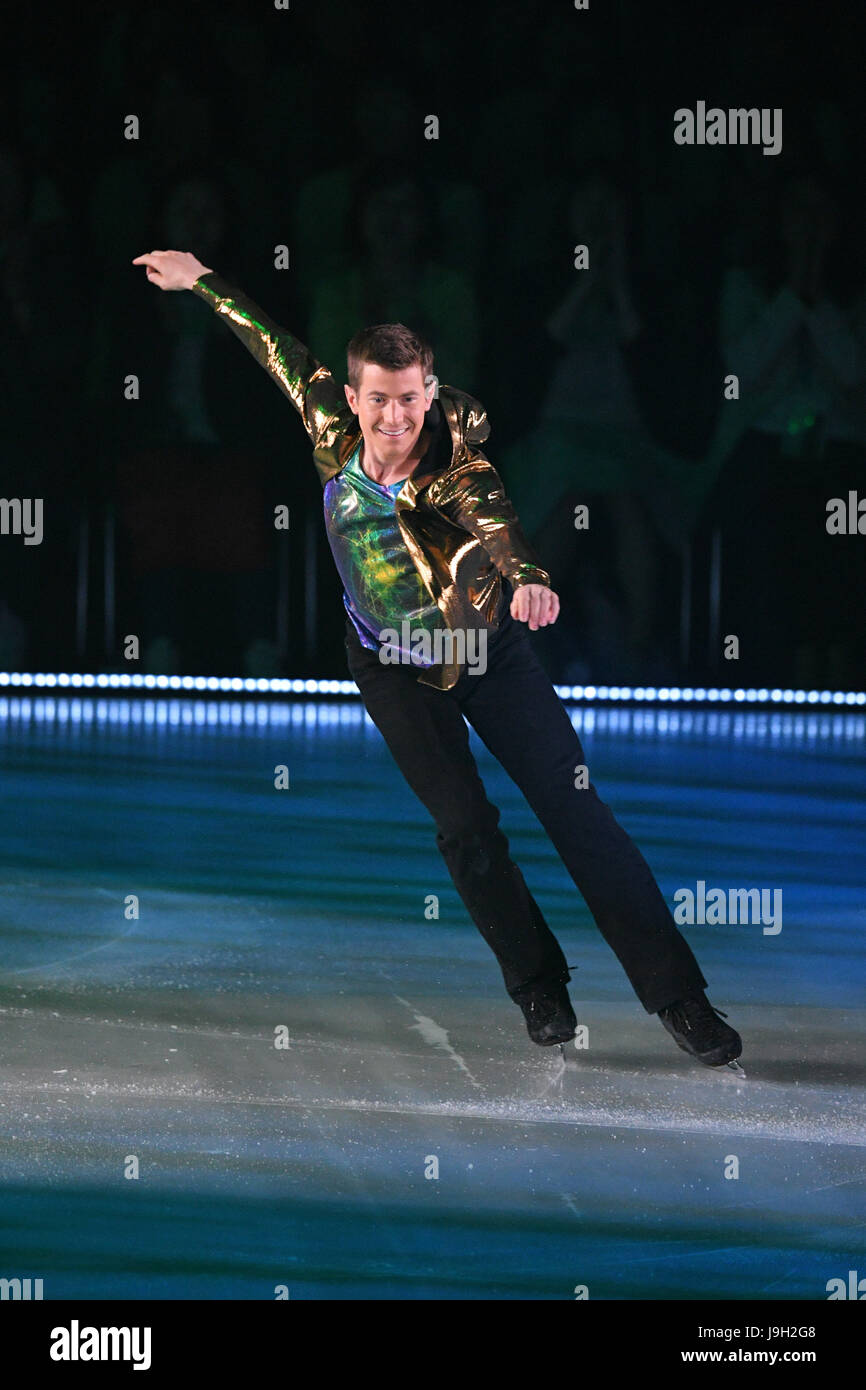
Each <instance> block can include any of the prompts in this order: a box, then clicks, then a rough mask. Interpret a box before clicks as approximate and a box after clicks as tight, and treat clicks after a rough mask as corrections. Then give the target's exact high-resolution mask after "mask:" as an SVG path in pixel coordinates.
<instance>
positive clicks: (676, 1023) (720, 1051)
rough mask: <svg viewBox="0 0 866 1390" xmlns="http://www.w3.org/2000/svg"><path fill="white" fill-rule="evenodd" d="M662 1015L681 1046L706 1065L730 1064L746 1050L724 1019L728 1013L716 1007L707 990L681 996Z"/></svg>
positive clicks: (684, 1050) (661, 1011)
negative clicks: (707, 994)
mask: <svg viewBox="0 0 866 1390" xmlns="http://www.w3.org/2000/svg"><path fill="white" fill-rule="evenodd" d="M658 1015H659V1018H660V1019H661V1021H662V1023H663V1024H664V1026H665V1028H667V1030H668V1032H669V1033H670V1035H671V1037H672V1038H673V1040H674V1042H675V1043H676V1045H677V1047H681V1048H682V1050H683V1052H688V1053H689V1054H690V1055H691V1056H692V1057H697V1059H698V1061H699V1062H703V1063H704V1065H705V1066H708V1067H723V1066H726V1065H727V1064H729V1063H731V1062H733V1061H735V1059H736V1058H737V1057H739V1056H740V1053H741V1052H742V1050H743V1040H742V1038H741V1037H740V1035H739V1033H735V1032H734V1030H733V1028H730V1027H729V1026H728V1024H727V1023H722V1021H721V1020H722V1019H723V1018H727V1014H723V1013H722V1012H721V1010H720V1009H715V1008H713V1005H712V1004H711V1003H710V1001H709V999H708V998H707V996H706V995H705V994H704V993H703V991H701V992H700V993H699V994H692V995H689V997H688V998H686V999H677V1000H676V1002H675V1003H673V1004H670V1005H668V1007H667V1008H666V1009H659V1011H658Z"/></svg>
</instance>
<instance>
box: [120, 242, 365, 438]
mask: <svg viewBox="0 0 866 1390" xmlns="http://www.w3.org/2000/svg"><path fill="white" fill-rule="evenodd" d="M132 264H133V265H143V266H146V267H147V278H148V280H149V281H150V282H151V284H154V285H157V286H158V287H159V288H160V289H162V290H192V291H193V293H194V294H197V295H198V296H199V298H200V299H204V300H206V301H207V303H208V304H210V306H211V308H212V309H213V310H214V311H215V313H217V314H219V315H220V317H221V318H223V319H224V320H225V322H226V323H227V324H228V326H229V328H230V329H231V330H232V332H233V333H234V335H235V337H236V338H239V339H240V341H241V342H242V343H243V345H244V347H245V348H246V349H247V351H248V352H250V353H252V355H253V357H254V358H255V359H256V361H257V362H258V363H259V365H260V366H262V367H264V369H265V371H266V372H267V373H268V374H269V376H271V377H272V379H273V380H274V381H275V382H276V384H277V386H279V388H280V390H281V391H282V392H283V393H284V395H286V396H288V398H289V400H290V401H291V402H292V405H293V406H294V407H295V409H296V410H297V411H298V413H299V415H300V416H301V419H302V421H303V423H304V428H305V429H306V431H307V434H308V435H309V436H310V438H311V439H312V441H313V443H314V444H316V445H318V444H319V442H320V440H321V438H322V435H323V433H324V431H325V429H326V427H327V425H328V423H329V422H330V421H332V420H333V419H334V417H335V416H336V415H337V414H338V413H339V412H340V411H343V410H345V409H346V408H347V407H346V403H345V398H344V395H343V392H342V391H341V390H340V389H339V387H338V386H337V383H336V382H335V381H334V378H333V377H332V376H331V373H330V372H329V371H328V368H327V367H323V366H322V364H321V363H320V362H318V361H317V360H316V358H315V357H313V355H312V353H311V352H310V351H309V349H308V348H307V347H305V346H304V344H303V343H302V342H300V341H299V340H298V339H297V338H295V337H294V336H293V335H292V334H291V333H289V332H287V330H286V329H285V328H281V327H280V325H279V324H277V323H275V322H274V321H273V319H271V318H269V317H268V315H267V314H265V313H264V311H263V310H262V309H260V308H259V306H258V305H257V304H255V303H253V301H252V300H251V299H250V298H249V297H248V296H247V295H245V294H243V293H242V292H241V291H240V290H238V289H235V288H233V287H232V286H231V285H229V284H228V283H227V282H226V281H225V280H223V278H222V276H221V275H218V274H217V273H216V271H214V270H212V269H210V268H209V267H208V266H205V265H202V263H201V261H200V260H198V259H197V257H195V256H194V255H192V253H191V252H189V251H151V252H149V253H147V254H145V255H143V256H136V258H135V260H134V261H133V262H132Z"/></svg>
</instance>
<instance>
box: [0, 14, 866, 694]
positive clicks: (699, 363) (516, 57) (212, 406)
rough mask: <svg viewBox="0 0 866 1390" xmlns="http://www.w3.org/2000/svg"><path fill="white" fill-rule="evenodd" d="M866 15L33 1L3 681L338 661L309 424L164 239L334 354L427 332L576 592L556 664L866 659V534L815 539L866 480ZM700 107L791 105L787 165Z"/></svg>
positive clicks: (16, 106)
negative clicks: (694, 137) (401, 327)
mask: <svg viewBox="0 0 866 1390" xmlns="http://www.w3.org/2000/svg"><path fill="white" fill-rule="evenodd" d="M863 38H864V17H863V7H862V6H854V5H851V6H850V7H848V8H847V9H846V8H844V7H837V8H833V7H826V6H825V7H816V6H813V5H797V4H790V3H789V4H785V5H778V6H777V5H769V4H766V5H761V4H756V5H751V6H741V7H738V6H734V7H732V6H707V7H704V6H694V5H691V4H681V5H673V6H671V5H664V6H660V7H659V6H655V5H653V4H650V3H642V4H638V3H626V2H625V0H620V3H608V4H601V3H598V4H595V3H593V4H592V6H591V8H590V10H588V11H585V12H584V11H576V10H575V9H574V8H573V5H572V4H571V3H565V0H563V2H562V3H556V4H553V3H546V4H532V5H527V4H512V3H497V4H495V5H494V4H489V3H483V4H482V3H479V4H474V5H473V6H472V7H471V8H469V9H467V8H466V7H465V6H463V5H460V4H452V3H444V4H442V3H437V4H436V5H435V6H430V5H421V4H399V5H394V6H388V5H381V4H377V5H375V6H373V5H363V4H336V3H322V0H316V3H309V4H306V3H297V0H296V3H293V4H292V7H291V9H290V10H289V11H288V12H284V11H277V10H275V9H274V8H273V6H272V5H271V4H269V3H265V0H260V3H255V4H250V3H245V4H228V3H224V4H221V5H219V4H209V5H206V6H205V5H195V4H190V3H185V0H180V3H177V4H175V5H172V6H139V5H136V6H133V5H129V4H120V5H112V6H111V7H100V6H88V7H87V8H85V9H83V10H81V11H76V12H75V13H74V14H73V13H72V12H71V11H70V9H69V8H68V7H67V8H64V9H61V8H60V7H57V8H56V9H55V10H52V9H51V8H50V7H49V8H47V9H46V8H45V7H39V8H33V9H31V10H29V11H23V10H22V11H18V12H17V14H16V17H15V18H14V20H12V21H10V20H9V19H7V20H6V32H5V40H4V49H5V55H6V63H5V70H6V73H5V77H6V80H5V82H4V85H3V90H2V94H0V110H2V138H0V312H2V323H3V334H2V346H0V412H2V419H0V450H2V454H0V461H2V485H0V495H2V496H4V497H6V498H14V497H41V498H43V499H44V509H45V537H44V540H43V543H42V544H41V545H39V546H25V545H24V544H23V540H22V538H21V537H19V536H13V535H5V536H0V669H3V670H9V669H17V670H31V671H40V670H49V671H62V670H83V671H100V670H130V669H136V670H140V671H157V672H158V671H165V672H172V673H179V674H217V675H234V674H252V675H278V674H286V675H316V676H329V675H333V676H345V675H346V670H345V665H344V658H343V646H342V630H343V608H342V603H341V589H340V584H339V581H338V578H337V575H336V571H335V570H334V567H333V563H332V560H331V557H330V552H329V550H328V547H327V542H326V537H325V534H324V528H323V524H322V516H321V505H322V501H321V490H320V487H319V484H318V482H317V479H316V475H315V472H314V469H313V467H312V459H311V449H310V446H309V442H308V440H307V438H306V436H305V434H304V431H303V428H302V426H301V424H300V422H299V420H298V419H297V418H296V417H295V415H294V412H293V411H292V408H291V406H290V405H289V404H288V402H286V400H285V399H284V398H283V397H282V395H281V394H280V392H279V391H278V390H277V389H276V388H275V386H274V385H273V384H272V383H271V382H270V381H269V380H268V378H267V376H266V374H265V373H264V372H262V371H261V370H260V369H259V368H257V367H256V365H255V364H254V363H253V361H252V359H250V358H249V357H248V356H247V355H246V354H245V353H244V351H243V349H242V347H241V346H240V345H239V344H238V343H237V342H236V341H235V339H234V338H233V337H232V335H231V334H230V333H229V332H228V330H227V329H226V328H225V326H224V325H222V324H220V323H219V322H218V321H217V320H216V319H215V317H214V316H213V315H212V314H210V312H209V310H208V309H207V307H206V306H205V305H204V304H202V303H201V302H200V301H199V300H198V299H196V297H195V296H193V295H191V294H163V293H160V292H159V291H158V290H156V289H155V288H154V287H153V286H151V285H149V284H148V283H147V281H146V279H145V275H144V271H143V269H141V268H137V267H133V266H132V265H131V264H130V262H131V260H132V258H133V257H134V256H136V255H138V254H140V253H141V252H143V251H149V250H151V249H153V248H165V247H172V248H174V249H180V250H191V251H193V252H195V254H196V255H198V256H199V258H200V259H202V260H203V261H204V262H205V263H206V264H208V265H212V266H213V267H214V268H215V269H217V270H219V272H220V273H221V274H222V275H224V276H225V277H226V278H227V279H229V280H230V281H231V282H232V283H233V284H236V285H237V286H239V287H240V288H243V289H244V290H245V291H246V292H247V293H248V294H250V295H251V296H252V297H253V298H254V299H256V300H257V301H258V302H259V303H261V304H262V306H263V307H264V308H265V309H266V310H267V311H268V313H270V314H271V315H272V316H273V317H274V318H276V319H277V320H278V321H279V322H280V323H282V324H284V325H285V326H286V327H287V328H289V329H290V330H291V331H292V332H294V333H295V334H296V336H298V337H300V338H301V339H302V340H303V341H305V342H307V343H308V344H309V345H310V347H311V348H312V350H313V351H314V353H316V355H317V356H319V357H320V358H322V359H323V360H324V361H326V362H327V364H328V365H329V366H330V367H331V368H332V370H333V371H334V372H335V374H336V375H339V376H340V379H341V380H343V379H344V372H345V357H344V348H345V343H346V341H347V340H348V338H349V336H351V334H352V333H353V332H354V331H355V329H356V328H357V327H360V326H361V325H362V323H364V322H377V321H385V320H388V321H390V320H394V319H400V320H402V321H404V322H407V323H409V324H410V325H411V326H412V327H414V328H416V329H418V330H420V331H422V332H424V333H426V334H427V335H428V336H429V337H430V339H431V341H432V343H433V346H434V349H435V352H436V361H435V363H434V370H435V371H436V372H437V374H438V376H439V378H440V380H442V381H443V382H448V383H450V384H453V385H455V386H459V387H461V388H462V389H464V390H467V391H469V392H471V393H472V394H475V395H477V396H478V397H479V398H480V399H481V400H482V401H483V403H484V404H485V406H486V407H487V409H488V412H489V415H490V419H491V423H492V433H491V436H490V439H489V440H488V443H487V446H486V452H487V453H488V456H489V457H490V459H491V461H492V462H493V463H494V465H495V466H496V467H497V468H498V469H499V471H500V472H501V473H502V476H503V478H504V479H505V482H506V485H507V487H508V489H509V492H510V493H511V495H512V496H513V498H514V500H515V505H517V507H518V511H519V513H520V515H521V519H522V521H523V522H524V525H525V527H526V530H527V532H528V533H529V535H530V536H531V538H532V540H533V542H534V543H535V546H536V549H537V551H538V553H539V556H540V559H541V561H542V563H543V564H544V565H545V567H546V568H548V569H549V570H550V572H551V576H552V582H553V585H554V587H555V588H556V590H557V591H558V592H559V594H560V596H561V599H562V615H561V618H560V620H559V622H558V623H557V624H556V625H555V626H554V627H553V628H551V629H549V630H547V631H545V632H542V633H539V634H537V635H536V637H535V638H534V639H533V640H534V641H535V642H537V644H538V650H539V652H540V654H541V655H542V657H543V659H544V661H545V662H546V664H547V665H548V668H549V669H550V671H551V674H552V675H553V676H554V677H555V678H557V679H564V680H575V681H579V680H583V679H591V680H594V681H652V682H666V681H670V682H673V681H677V680H696V681H713V682H719V683H723V684H726V685H741V684H750V683H755V684H763V683H769V684H780V685H792V684H793V685H797V686H800V685H802V686H805V687H813V688H826V687H831V688H834V689H838V688H845V689H851V688H863V687H864V685H866V670H864V664H866V663H864V652H866V642H864V636H866V622H864V613H866V602H864V599H866V591H864V563H863V554H864V547H866V536H857V535H854V536H832V537H831V536H828V535H827V532H826V529H825V519H826V504H827V501H828V499H829V498H831V497H834V496H843V497H844V496H847V491H848V490H849V489H851V488H853V489H857V488H858V487H859V489H860V494H861V495H864V494H866V475H864V468H863V464H864V460H866V404H864V397H866V391H864V384H866V381H864V368H863V361H864V354H866V277H864V272H863V243H864V236H863V232H864V216H863V147H862V135H863V131H864V128H866V122H864V101H866V97H864V84H863V78H862V74H863V59H864V42H863ZM698 101H705V102H706V103H707V106H719V107H722V108H725V109H727V108H728V107H731V106H746V107H758V108H774V107H781V108H782V110H783V126H782V133H783V150H782V153H781V154H779V155H776V156H772V155H767V156H765V155H764V154H763V153H762V151H761V148H760V147H755V146H746V147H736V146H727V147H726V146H718V147H711V146H705V147H693V148H689V147H681V146H678V145H676V144H675V143H674V140H673V124H674V122H673V114H674V111H675V110H676V109H677V108H678V107H682V106H685V107H689V108H691V109H692V110H694V108H695V106H696V104H697V102H698ZM431 113H432V114H435V115H436V116H438V118H439V123H440V133H439V139H438V140H435V141H431V140H426V139H425V138H424V122H425V117H427V116H428V115H429V114H431ZM129 114H134V115H136V116H137V117H138V118H139V121H140V138H139V139H138V140H137V141H129V140H126V139H125V138H124V120H125V118H126V117H127V116H128V115H129ZM578 242H586V243H587V244H588V245H589V246H590V256H591V266H592V270H591V272H578V271H576V270H575V269H574V267H573V247H574V245H575V244H576V243H578ZM280 244H285V245H287V246H288V247H289V250H290V257H291V265H290V269H289V270H287V271H278V270H275V269H274V266H273V262H274V247H275V246H277V245H280ZM581 275H584V276H589V277H590V278H591V283H590V282H589V280H587V281H586V283H585V284H584V283H583V282H581ZM578 288H580V289H584V288H586V294H585V296H584V298H583V299H582V300H581V302H580V303H578V304H575V303H574V302H573V300H574V295H575V291H576V290H577V289H578ZM569 296H571V302H570V301H569ZM726 372H736V373H737V374H738V376H739V378H740V400H739V401H736V402H732V401H725V400H724V399H723V394H722V391H723V379H724V376H725V373H726ZM128 374H135V375H137V376H138V377H139V379H140V382H141V400H139V401H137V402H127V401H125V400H124V398H123V384H124V378H125V377H126V376H127V375H128ZM280 502H283V503H286V504H288V505H289V507H290V509H291V528H290V532H289V535H288V537H281V536H279V535H277V534H275V532H274V529H273V524H272V517H273V507H274V505H275V504H277V503H280ZM580 502H582V503H584V504H586V505H588V506H589V509H590V510H589V515H590V525H589V529H588V530H587V531H576V530H575V529H574V525H573V520H572V518H573V510H574V506H575V505H576V504H577V503H580ZM714 589H715V592H716V594H717V601H716V602H715V603H714V601H713V592H714ZM281 595H282V597H281ZM128 633H137V634H139V635H140V636H141V639H142V659H141V660H140V661H139V662H138V663H135V664H133V663H129V662H125V661H124V659H123V651H122V643H121V639H122V637H123V635H125V634H128ZM731 633H734V634H736V635H738V637H739V638H740V657H739V660H738V661H736V662H734V661H729V660H725V659H724V657H723V645H724V644H723V639H724V637H725V636H726V635H727V634H731Z"/></svg>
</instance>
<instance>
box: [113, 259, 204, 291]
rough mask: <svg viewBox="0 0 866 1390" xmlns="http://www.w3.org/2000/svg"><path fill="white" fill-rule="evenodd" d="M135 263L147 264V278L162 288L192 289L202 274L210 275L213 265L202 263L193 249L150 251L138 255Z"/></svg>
mask: <svg viewBox="0 0 866 1390" xmlns="http://www.w3.org/2000/svg"><path fill="white" fill-rule="evenodd" d="M132 264H133V265H144V266H147V278H148V280H149V281H150V283H151V284H152V285H158V286H159V288H160V289H161V290H191V289H192V287H193V285H194V284H195V282H196V280H197V279H198V277H199V276H200V275H209V274H210V273H211V271H212V267H211V266H207V265H202V263H201V261H200V260H198V259H197V258H196V257H195V256H194V255H193V254H192V252H191V251H150V252H145V254H144V255H143V256H136V258H135V260H134V261H133V262H132Z"/></svg>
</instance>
